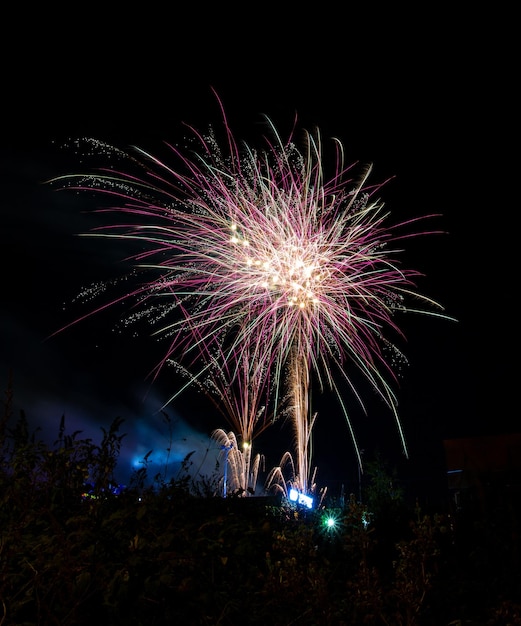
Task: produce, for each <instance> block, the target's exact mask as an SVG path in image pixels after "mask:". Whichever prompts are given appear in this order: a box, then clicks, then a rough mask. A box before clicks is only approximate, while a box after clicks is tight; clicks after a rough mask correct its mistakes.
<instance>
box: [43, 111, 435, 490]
mask: <svg viewBox="0 0 521 626" xmlns="http://www.w3.org/2000/svg"><path fill="white" fill-rule="evenodd" d="M221 111H222V116H223V125H224V129H225V137H226V141H225V145H226V151H223V150H222V149H221V147H220V143H219V142H218V141H217V139H216V136H215V134H214V133H213V132H212V131H210V132H209V133H207V134H204V135H203V134H201V133H199V132H198V131H197V130H195V129H193V128H191V127H189V128H190V130H191V131H192V132H193V138H194V141H195V142H196V144H197V147H196V149H195V150H194V151H193V153H189V156H188V155H186V154H185V153H184V152H183V151H181V150H180V149H178V148H177V147H175V146H173V145H170V144H166V146H167V148H168V150H169V155H170V157H173V159H174V160H175V161H176V162H177V166H176V167H175V168H174V167H171V166H170V165H169V164H168V163H167V162H166V160H164V159H159V158H157V157H155V156H153V155H151V154H149V153H147V152H145V151H144V150H142V149H140V148H135V149H134V150H133V152H132V153H130V154H127V153H125V152H122V151H120V150H118V149H116V148H112V147H111V146H108V145H106V144H103V143H100V142H97V141H94V140H86V142H87V145H89V146H91V147H94V148H96V149H97V150H98V152H104V153H105V154H106V155H107V156H108V157H109V158H110V159H111V160H112V162H111V164H110V166H109V167H107V168H104V169H99V170H96V171H94V172H87V173H86V174H74V175H71V176H65V177H60V178H57V179H55V180H54V183H60V184H61V185H62V188H63V187H64V188H67V189H74V190H78V191H92V190H94V191H97V192H100V193H102V194H104V196H105V198H106V199H107V200H108V202H107V206H104V207H103V208H101V209H100V211H101V212H108V213H115V214H116V216H117V217H118V220H119V221H116V223H115V224H114V223H111V224H109V225H100V226H99V227H98V228H97V229H95V230H94V231H92V232H91V233H88V235H89V236H94V237H103V238H107V239H116V240H125V241H126V242H128V243H129V245H130V244H131V243H132V242H134V243H138V244H140V247H139V249H138V251H137V252H135V253H131V255H130V259H131V260H132V262H133V263H134V265H135V268H136V272H137V271H139V272H140V273H141V277H142V278H141V282H140V284H139V285H138V286H137V287H134V288H131V289H130V290H128V291H125V292H124V294H123V295H122V296H120V297H116V298H111V299H109V300H108V301H107V302H105V303H104V304H103V305H101V306H100V307H97V308H94V309H92V310H91V311H90V312H89V313H88V314H87V315H85V316H83V318H85V317H88V316H89V315H92V314H94V313H97V312H99V311H101V310H103V309H106V308H108V307H110V306H114V305H115V304H117V303H121V302H127V301H128V300H129V299H130V298H134V299H135V305H134V308H133V312H132V314H131V315H129V319H137V318H140V317H142V316H144V317H146V318H148V319H149V320H150V321H152V322H153V323H154V325H155V329H154V334H155V335H156V336H158V337H160V338H162V339H163V340H165V341H166V345H167V347H166V349H165V351H164V357H163V358H162V359H161V360H160V362H159V363H158V364H157V367H156V368H155V370H154V372H153V375H154V376H157V375H158V374H159V372H160V371H161V369H162V368H163V367H164V366H165V364H167V363H169V362H172V361H173V362H179V361H181V362H182V363H183V367H184V368H185V369H186V371H188V372H193V374H192V377H191V380H192V382H193V381H195V380H200V382H202V383H203V384H204V377H205V376H206V375H207V374H208V372H211V370H212V365H211V364H212V363H213V364H215V363H219V367H221V368H222V367H223V365H224V364H226V365H225V369H221V371H222V372H225V374H226V377H229V381H228V383H229V384H230V385H231V384H232V383H234V382H236V381H237V380H238V378H239V377H240V376H243V379H242V380H243V381H249V383H248V384H252V386H255V385H257V386H258V387H259V388H260V389H263V390H264V392H266V390H267V387H268V386H269V383H271V385H273V383H275V387H276V390H277V391H276V392H275V396H276V397H275V400H274V407H275V408H274V409H273V411H272V412H273V414H276V413H277V406H278V404H277V403H278V399H277V397H278V388H279V384H280V387H281V388H282V387H284V386H288V385H289V387H291V388H292V389H294V390H295V389H296V388H297V387H298V392H297V391H295V392H294V397H293V399H294V410H293V421H294V432H295V439H296V441H295V443H296V446H297V454H296V457H297V471H296V475H297V476H298V482H299V485H300V488H301V489H302V490H303V491H306V490H307V487H308V485H307V481H308V474H309V451H310V448H309V444H310V434H311V426H312V422H311V419H312V418H310V416H309V410H308V409H309V407H308V395H309V394H308V386H309V381H310V376H311V375H312V376H313V378H314V380H315V381H316V382H317V383H318V385H319V387H320V389H321V390H324V389H326V388H329V389H331V390H333V391H334V392H335V394H336V396H337V398H338V401H339V404H340V406H341V408H342V412H343V414H344V416H345V419H346V423H347V425H348V429H349V432H350V435H351V438H352V440H353V443H354V447H355V450H356V454H357V457H358V462H359V463H360V464H361V456H360V453H359V450H358V445H357V442H356V437H355V433H354V428H353V426H352V422H351V419H350V416H349V412H348V409H347V406H346V403H345V402H344V400H343V397H342V394H341V391H340V386H339V382H338V379H339V380H340V381H344V382H345V383H347V385H348V388H349V389H350V390H351V392H352V394H353V395H354V397H355V398H357V400H358V402H359V403H360V405H361V406H362V407H363V404H364V403H363V399H362V398H361V397H360V395H359V393H358V392H357V388H356V386H355V383H354V382H353V380H354V379H353V375H352V372H354V371H358V372H361V374H362V375H363V377H364V378H365V379H366V380H367V381H368V382H369V384H370V386H371V387H372V388H373V389H374V390H375V391H376V393H377V394H378V395H379V396H380V397H381V398H382V400H383V401H384V402H385V403H386V404H387V405H388V407H389V408H390V410H391V411H392V413H393V415H394V418H395V420H396V424H397V427H398V431H399V434H400V437H401V441H402V444H403V448H404V451H405V452H407V448H406V442H405V437H404V433H403V432H402V427H401V424H400V420H399V416H398V412H397V400H396V397H395V394H394V392H393V385H394V384H395V383H396V382H397V380H396V376H395V373H394V370H393V368H392V365H391V363H390V362H389V361H388V360H387V359H386V358H385V354H386V351H388V350H390V351H391V352H394V354H395V355H397V356H400V355H401V353H400V351H399V349H398V347H396V346H395V345H394V343H393V340H392V339H391V338H390V336H391V337H392V336H393V335H394V336H395V337H397V338H402V333H401V331H400V328H399V326H398V323H397V321H396V320H395V317H396V314H397V313H402V312H406V311H407V312H419V313H424V314H429V315H434V316H438V317H446V316H445V315H443V313H442V311H443V309H442V307H441V306H440V305H438V304H437V303H435V302H433V301H432V300H431V299H429V298H427V297H425V296H422V295H420V294H419V293H418V292H417V291H416V284H415V281H416V279H417V277H419V276H420V273H419V272H417V271H415V270H411V269H407V268H403V267H401V265H400V263H399V261H398V256H399V253H400V252H401V249H400V248H399V247H396V246H397V245H398V243H399V242H400V240H403V239H406V238H407V237H412V236H417V235H418V234H427V233H428V232H434V231H426V230H421V231H420V232H417V231H413V232H411V229H412V228H416V222H417V220H418V219H425V217H433V216H425V217H423V218H417V219H413V220H409V221H407V222H404V223H401V224H395V225H393V226H388V225H387V221H388V218H389V214H388V213H387V212H386V211H384V205H383V204H382V203H381V202H380V200H379V199H378V198H377V197H376V194H377V193H378V192H379V190H380V188H381V186H382V185H381V184H380V185H369V184H368V179H369V174H370V168H367V169H366V170H365V171H363V172H361V173H358V174H352V172H353V171H354V170H355V169H356V167H355V164H352V165H349V166H345V165H344V159H343V147H342V144H341V142H340V141H338V140H333V145H334V146H335V148H336V150H335V154H336V157H335V159H334V167H333V174H332V176H330V177H329V178H326V177H325V174H324V163H323V148H322V144H321V138H320V134H319V132H318V131H317V132H315V133H314V134H311V133H305V141H304V142H303V144H304V146H305V149H304V150H300V149H299V148H298V147H297V146H296V144H295V143H294V139H293V137H294V133H292V134H291V135H290V137H289V139H288V140H287V141H283V140H282V138H281V137H280V136H279V135H278V133H277V131H276V129H275V127H274V126H273V124H272V123H271V122H270V120H269V119H266V122H267V125H268V127H269V128H270V131H271V139H270V138H266V139H265V149H264V150H262V151H257V150H255V149H253V148H252V147H250V146H249V145H246V144H242V145H241V146H239V144H238V143H237V142H236V140H235V139H234V136H233V134H232V132H231V130H230V128H229V126H228V122H227V120H226V115H225V113H224V110H222V108H221ZM382 184H383V183H382ZM134 284H135V283H134ZM415 301H418V302H420V306H419V307H417V306H411V305H410V304H409V302H415ZM83 318H80V319H83ZM77 321H79V320H75V322H73V323H76V322H77ZM61 330H63V329H61ZM201 363H202V364H203V365H202V367H201ZM205 363H206V365H205ZM292 366H294V368H293V371H292V372H290V373H289V375H288V373H287V372H288V367H289V369H290V370H291V367H292ZM244 367H247V374H246V376H244V369H243V368H244ZM197 368H199V369H197ZM288 381H289V382H288ZM188 384H190V383H187V385H188ZM246 386H248V385H246ZM239 387H240V383H239ZM245 392H246V388H245V387H244V385H243V388H242V393H245ZM179 393H181V390H178V391H176V393H174V394H173V395H172V397H171V398H170V399H169V402H170V401H172V400H173V399H174V398H176V397H177V396H178V395H179ZM257 393H263V392H261V391H258V392H257ZM258 406H259V405H258V403H257V400H256V399H255V398H253V399H252V398H251V397H249V398H245V397H242V398H240V405H238V406H237V416H235V417H233V416H234V411H235V409H233V410H232V411H229V413H230V414H231V415H232V421H234V420H235V421H236V426H238V428H237V430H238V432H239V433H240V436H241V438H242V439H243V441H250V440H251V438H252V430H253V427H254V425H255V424H256V422H255V419H253V415H254V414H255V412H256V410H257V408H258ZM252 412H253V413H252ZM313 419H314V418H313ZM243 420H244V422H243Z"/></svg>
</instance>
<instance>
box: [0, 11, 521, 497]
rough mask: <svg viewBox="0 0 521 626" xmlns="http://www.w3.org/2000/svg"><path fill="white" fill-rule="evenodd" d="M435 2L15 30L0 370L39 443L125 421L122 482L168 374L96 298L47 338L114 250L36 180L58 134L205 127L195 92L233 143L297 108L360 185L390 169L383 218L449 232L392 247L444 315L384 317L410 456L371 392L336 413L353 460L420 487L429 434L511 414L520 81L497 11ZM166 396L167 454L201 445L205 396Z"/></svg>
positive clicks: (59, 162) (54, 162) (318, 436)
mask: <svg viewBox="0 0 521 626" xmlns="http://www.w3.org/2000/svg"><path fill="white" fill-rule="evenodd" d="M438 10H439V11H440V12H439V13H438V14H430V15H428V16H427V15H424V16H419V15H417V16H411V15H405V14H403V15H399V14H396V13H394V14H392V15H365V16H361V15H357V16H354V15H351V16H349V15H346V16H343V17H342V20H340V19H339V20H336V19H332V17H333V16H331V15H329V14H328V15H325V14H324V15H321V14H320V13H318V14H311V13H310V14H306V15H303V14H301V13H299V14H295V15H292V16H289V15H288V16H279V18H278V19H274V18H273V15H272V14H270V13H269V12H266V14H264V10H263V9H259V14H257V12H255V14H252V15H235V16H231V15H227V14H226V11H225V8H224V7H220V9H218V7H213V9H212V14H211V15H209V14H208V13H205V14H204V16H201V15H198V14H197V13H198V12H197V11H195V12H194V14H193V15H188V13H185V14H182V15H181V14H178V15H174V16H173V17H172V18H170V19H169V20H168V21H166V20H165V19H162V16H161V15H159V14H155V15H151V14H147V13H146V12H145V13H142V14H140V15H128V14H127V15H125V16H124V20H123V18H122V17H121V16H107V15H104V16H102V17H101V18H100V17H99V16H95V15H93V14H89V15H87V16H85V15H83V16H81V19H80V18H79V17H78V19H76V18H74V19H73V17H72V16H71V21H70V23H66V24H64V25H63V26H61V27H60V28H58V27H57V26H54V27H49V28H46V29H42V31H41V32H40V34H39V36H38V37H37V38H32V39H31V40H30V41H29V38H27V39H22V41H26V44H27V46H28V47H29V49H30V50H31V54H28V55H20V56H17V54H16V53H15V54H13V55H12V56H11V58H12V63H11V64H10V66H9V68H8V69H7V74H6V77H4V94H5V96H4V105H5V107H7V111H6V112H5V113H4V119H3V130H2V141H1V144H0V176H1V184H2V201H1V202H2V204H1V210H2V215H3V218H4V219H3V220H2V222H3V228H2V231H1V232H2V246H1V253H2V267H3V274H4V289H3V297H2V302H1V307H0V318H1V342H2V343H1V346H2V349H1V351H0V366H1V369H0V373H1V375H2V377H3V381H4V388H7V382H8V379H9V376H10V374H12V376H13V380H14V398H15V410H16V411H18V410H19V409H23V410H24V411H25V412H26V414H27V416H28V419H29V420H30V422H31V424H34V426H35V427H40V428H42V432H43V433H44V434H45V436H46V437H48V438H49V439H50V440H51V441H52V440H53V438H54V436H55V434H57V432H58V426H59V421H60V418H61V416H62V415H64V416H65V421H66V426H67V428H68V429H69V430H71V431H73V430H76V429H81V430H82V431H83V432H85V434H86V435H88V436H92V437H94V438H98V437H99V433H100V427H107V426H108V424H110V422H111V421H112V420H113V419H114V418H115V417H116V416H119V417H122V418H123V419H125V424H124V427H123V431H125V432H127V433H128V435H127V438H126V440H125V442H126V443H124V454H123V456H122V479H123V480H124V479H125V478H126V476H127V475H128V470H129V468H130V467H131V465H132V463H133V462H134V461H135V460H136V459H140V458H141V457H142V455H143V454H145V453H146V452H147V451H148V450H150V449H154V454H155V456H154V460H155V461H157V462H159V463H160V462H161V458H162V456H161V455H162V454H163V451H164V450H165V449H166V447H168V445H169V441H168V438H167V434H166V433H165V428H164V425H163V423H162V414H161V412H160V408H161V406H162V404H163V403H164V402H165V400H166V398H167V397H168V395H169V394H170V393H171V391H172V385H174V384H175V382H174V381H172V379H171V378H170V376H171V374H168V375H165V376H163V377H162V378H161V379H160V380H159V381H157V383H156V384H155V385H153V386H150V384H149V382H148V381H147V379H146V377H147V375H148V372H149V371H150V370H151V369H152V368H153V366H154V365H155V363H156V359H157V358H159V356H160V354H161V345H158V344H157V343H156V342H155V341H153V340H151V339H150V338H148V337H139V338H137V339H133V338H131V337H121V336H114V334H113V333H112V332H111V329H110V327H109V326H110V314H109V315H108V316H104V315H101V316H100V317H98V318H96V319H95V320H90V321H89V322H88V323H86V324H85V325H80V326H77V327H75V328H74V329H72V330H71V331H70V332H69V331H67V332H65V333H63V334H60V335H58V336H56V337H53V338H48V337H49V336H50V335H51V334H52V333H54V332H55V331H56V330H57V329H58V328H60V327H61V326H63V325H64V324H66V323H67V322H69V321H71V319H70V317H68V316H69V315H70V310H69V309H68V308H67V307H65V308H64V303H65V304H67V303H70V301H71V300H72V298H74V296H75V295H76V294H77V293H78V292H79V290H80V289H81V287H82V286H84V285H86V284H88V283H90V282H91V281H94V280H104V279H106V278H107V277H108V275H109V273H110V272H113V271H114V267H115V264H116V263H117V258H118V254H119V252H120V251H119V250H114V249H111V248H110V244H109V242H107V241H97V242H96V245H93V243H92V240H91V241H88V240H85V239H80V238H78V237H77V234H78V233H81V232H86V231H87V230H88V229H89V228H90V227H91V226H93V225H95V218H94V217H93V216H92V215H89V211H91V210H94V209H95V208H96V206H97V205H96V201H95V199H93V198H89V197H83V196H81V197H78V196H74V195H73V194H64V193H57V192H56V191H55V190H53V189H52V187H51V186H49V185H47V184H45V181H47V180H48V179H50V178H52V177H54V176H59V175H61V174H67V173H74V172H77V171H78V170H79V169H81V162H80V161H79V160H78V158H77V157H76V156H75V155H74V154H72V153H71V151H69V152H68V151H67V150H62V149H60V146H61V144H63V143H64V142H65V141H67V140H68V139H69V138H75V137H82V136H91V137H95V138H98V139H100V140H104V141H107V142H109V143H110V142H116V143H118V145H120V146H123V147H128V146H131V145H138V146H140V147H142V148H145V149H147V150H149V151H150V152H152V153H154V152H155V151H159V150H162V149H163V148H162V142H163V141H172V142H174V143H181V144H182V143H183V139H184V137H185V136H186V134H187V133H186V130H185V128H184V127H183V123H187V124H190V125H193V126H194V127H196V128H197V129H199V130H202V131H204V130H206V129H207V128H208V126H209V125H214V126H216V127H218V126H219V124H220V121H221V116H220V112H219V108H218V106H217V102H216V100H215V97H214V95H213V93H212V88H214V89H215V90H216V91H217V92H218V94H219V96H220V98H221V99H222V101H223V104H224V107H225V109H226V113H227V116H228V120H229V123H230V125H231V127H232V130H233V132H234V135H235V137H236V138H237V139H239V140H241V139H244V140H245V141H247V142H248V143H249V144H250V145H253V146H255V145H259V146H261V145H262V136H263V134H264V133H265V131H266V127H265V125H264V120H263V115H267V116H268V117H269V118H270V119H271V120H272V121H273V122H274V123H275V125H276V126H277V128H278V129H279V130H280V131H281V134H282V135H283V136H284V135H285V134H287V133H288V132H289V131H290V129H291V127H292V125H293V122H294V118H295V115H297V119H298V122H297V127H298V128H301V129H307V130H313V128H314V127H315V126H316V127H318V128H319V129H320V131H321V133H322V137H323V139H324V142H325V143H327V142H328V140H329V138H330V137H332V136H335V137H338V138H339V139H340V140H341V141H342V143H343V144H344V146H345V149H346V160H347V161H348V162H355V161H357V162H360V163H361V164H365V163H373V173H372V176H371V181H372V182H375V183H376V182H382V181H383V180H386V179H387V178H389V177H394V178H393V179H392V181H391V182H389V183H388V184H387V185H385V186H384V187H383V189H382V191H381V194H380V197H381V198H382V200H383V201H384V202H385V205H386V207H387V208H388V210H389V211H390V212H391V216H392V219H391V221H399V220H401V219H404V218H406V217H414V216H421V215H425V214H430V213H440V214H442V217H441V218H439V220H438V221H437V226H439V227H440V228H441V229H443V230H444V231H446V232H447V234H444V235H436V236H432V237H429V238H421V239H420V240H418V241H411V242H410V243H409V244H408V245H407V252H406V258H407V261H408V264H409V265H410V266H412V267H414V268H415V269H418V270H420V271H422V272H423V273H424V274H425V277H424V278H422V279H420V280H419V281H418V290H419V291H420V292H421V293H424V294H426V295H428V296H430V297H432V298H433V299H434V300H436V301H438V302H440V303H441V304H443V305H444V307H445V312H446V313H447V314H448V315H450V316H453V317H455V318H457V320H458V321H457V322H448V321H443V320H436V319H432V318H428V317H418V316H412V317H409V316H405V317H404V318H403V321H401V322H400V325H401V327H402V328H403V330H404V332H405V334H406V336H407V344H406V346H405V348H404V352H405V354H406V356H407V357H408V360H409V365H408V367H407V368H406V369H405V370H404V371H403V375H402V379H401V382H400V386H399V388H397V389H396V392H397V395H398V398H399V411H400V415H401V418H402V422H403V425H404V429H405V435H406V438H407V441H408V444H409V449H410V458H409V459H408V460H405V459H404V457H403V455H402V454H401V448H400V441H399V438H398V434H397V431H396V428H395V424H394V422H393V418H392V416H391V415H390V413H389V411H388V410H386V409H385V408H384V407H383V406H381V405H379V404H378V403H376V402H373V400H372V399H368V406H369V408H370V411H369V414H368V415H367V416H363V415H356V414H355V420H354V425H355V430H356V432H357V436H358V438H359V442H360V446H361V448H363V449H364V450H365V452H364V456H365V457H367V458H369V457H370V456H371V454H372V453H373V452H374V451H375V450H379V451H381V452H382V454H383V456H384V457H386V458H388V459H391V460H392V462H393V463H396V464H398V465H399V467H400V471H401V472H402V473H403V475H404V476H408V477H409V478H410V479H411V480H416V481H420V482H421V481H422V480H423V481H425V483H429V482H430V481H431V480H432V479H433V477H435V478H439V476H440V475H442V474H443V460H444V459H443V440H444V439H446V438H452V437H468V436H478V435H483V434H500V433H507V432H518V431H519V427H518V424H517V421H518V415H519V411H518V409H517V408H516V407H517V402H516V400H515V398H514V396H515V394H516V391H517V386H516V384H515V381H514V371H515V369H516V367H515V365H513V363H514V364H515V362H516V355H517V350H516V349H515V345H514V344H517V333H516V332H515V329H516V328H517V324H516V322H515V317H516V311H517V308H516V305H515V303H514V297H515V296H516V293H517V291H518V290H517V284H518V277H517V274H516V276H515V277H514V275H513V274H514V271H513V270H514V267H516V266H517V259H515V258H514V250H515V249H516V246H517V245H518V244H517V243H516V242H514V231H515V229H516V222H517V213H518V194H517V193H514V192H510V191H509V188H511V187H512V186H513V185H512V180H513V176H512V174H511V173H510V172H511V170H513V167H512V166H510V165H509V164H510V163H511V161H512V159H513V157H512V153H513V150H515V149H516V148H517V145H518V142H516V141H515V135H516V128H517V125H518V121H517V119H515V117H514V109H515V102H516V99H515V98H518V97H517V96H516V97H515V98H514V87H513V84H512V77H513V75H515V74H513V58H514V55H513V54H511V51H510V50H509V49H508V48H509V46H510V45H511V44H509V38H508V36H505V32H504V30H503V27H505V26H506V25H507V24H508V17H507V16H491V15H485V14H483V15H472V16H469V15H465V16H463V15H455V14H453V13H451V14H450V15H448V14H444V13H443V12H442V11H441V9H438ZM260 11H262V13H261V12H260ZM120 17H121V20H120ZM232 17H233V18H234V19H233V20H232ZM516 115H517V113H516ZM516 299H517V296H516ZM313 404H314V405H315V406H316V408H317V410H318V414H319V416H318V420H317V425H316V427H315V438H314V441H315V444H314V448H315V457H314V458H315V463H314V465H317V466H318V477H317V479H318V482H319V483H320V482H321V479H322V481H323V482H324V483H325V484H327V485H328V486H330V488H331V489H334V490H337V489H338V488H339V485H340V484H346V485H347V488H348V489H349V488H352V489H354V484H355V482H356V477H357V468H356V460H355V455H354V451H353V447H352V443H351V440H350V437H349V433H348V431H347V428H346V426H345V424H344V423H343V418H342V417H341V415H340V411H339V409H338V408H337V407H336V405H335V404H334V403H332V402H330V401H329V399H328V398H327V397H319V396H318V394H316V395H315V396H314V397H313ZM166 411H167V413H168V415H169V417H170V418H171V419H172V422H173V424H174V431H173V436H172V448H173V450H174V451H175V453H176V458H178V459H180V458H182V457H183V456H184V454H186V453H187V452H189V451H191V450H193V449H197V450H198V451H199V452H198V455H199V454H200V456H198V458H200V459H201V462H202V460H203V459H204V455H205V453H206V451H207V449H208V448H211V447H212V446H213V444H212V443H211V442H210V440H209V434H210V432H211V430H213V428H217V427H225V428H226V427H227V425H226V424H225V423H223V421H222V418H220V417H219V416H215V413H214V412H213V411H214V409H213V408H212V407H211V405H209V404H208V405H205V403H204V402H202V401H201V402H196V401H195V400H194V399H193V398H190V397H188V396H187V397H186V398H182V399H181V400H179V401H177V402H176V403H175V405H173V406H169V407H168V408H167V409H166ZM212 412H213V413H212ZM284 432H285V435H282V434H281V433H280V432H277V434H276V435H275V433H273V435H272V434H271V433H270V434H269V436H268V437H267V439H263V440H262V445H263V446H264V449H263V450H262V452H264V453H265V454H266V455H267V456H269V459H268V460H267V465H268V466H269V467H271V466H273V465H276V464H277V463H278V460H279V458H278V457H277V456H276V455H277V454H279V452H280V450H279V449H278V445H275V443H274V441H275V439H274V438H275V437H277V444H278V442H279V439H278V438H279V437H280V438H282V437H283V436H284V437H286V438H287V439H285V440H284V443H285V445H283V446H282V447H283V448H284V449H287V448H289V447H290V442H291V433H290V429H289V428H286V429H285V430H284ZM268 433H269V431H268ZM212 453H215V451H213V452H212V450H210V456H211V454H212ZM268 469H269V468H268Z"/></svg>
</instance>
